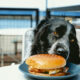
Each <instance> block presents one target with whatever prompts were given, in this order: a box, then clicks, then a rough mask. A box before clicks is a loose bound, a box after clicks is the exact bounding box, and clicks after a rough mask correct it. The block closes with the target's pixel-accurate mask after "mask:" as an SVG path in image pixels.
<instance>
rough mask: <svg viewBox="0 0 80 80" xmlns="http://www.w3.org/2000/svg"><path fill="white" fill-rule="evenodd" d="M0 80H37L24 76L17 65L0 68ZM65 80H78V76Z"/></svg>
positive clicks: (79, 78)
mask: <svg viewBox="0 0 80 80" xmlns="http://www.w3.org/2000/svg"><path fill="white" fill-rule="evenodd" d="M0 80H37V79H31V78H29V77H27V76H25V75H24V74H23V73H22V72H21V71H20V70H19V65H11V66H5V67H0ZM66 80H80V75H77V76H75V77H73V78H70V79H66Z"/></svg>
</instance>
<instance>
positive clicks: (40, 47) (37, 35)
mask: <svg viewBox="0 0 80 80" xmlns="http://www.w3.org/2000/svg"><path fill="white" fill-rule="evenodd" d="M49 26H50V25H49V22H48V20H47V21H46V20H42V21H41V22H40V24H39V25H38V26H37V27H36V29H35V30H34V41H33V45H32V49H31V55H34V54H42V53H45V54H46V53H48V52H47V50H48V48H49V47H51V46H50V45H49V42H48V39H47V35H48V33H49V31H48V28H49ZM71 26H72V30H71V32H70V35H69V40H71V39H74V42H70V41H69V48H70V55H69V58H68V61H69V62H72V63H75V64H79V63H80V58H79V46H78V41H77V38H76V31H75V28H74V26H73V25H72V24H71ZM42 28H45V29H42ZM41 41H42V42H43V43H41Z"/></svg>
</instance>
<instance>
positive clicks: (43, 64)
mask: <svg viewBox="0 0 80 80" xmlns="http://www.w3.org/2000/svg"><path fill="white" fill-rule="evenodd" d="M25 63H26V64H27V65H28V71H29V73H31V74H34V75H40V76H64V75H68V74H69V73H68V72H67V71H68V69H69V68H68V67H65V66H66V60H65V58H64V57H62V56H60V55H56V54H37V55H33V56H30V57H29V58H28V59H26V60H25Z"/></svg>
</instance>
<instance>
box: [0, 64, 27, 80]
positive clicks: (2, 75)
mask: <svg viewBox="0 0 80 80" xmlns="http://www.w3.org/2000/svg"><path fill="white" fill-rule="evenodd" d="M18 67H19V65H11V66H6V67H0V80H28V79H27V78H26V77H25V76H24V74H23V73H22V72H21V71H20V70H19V68H18Z"/></svg>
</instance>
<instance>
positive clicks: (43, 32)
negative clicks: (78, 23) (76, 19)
mask: <svg viewBox="0 0 80 80" xmlns="http://www.w3.org/2000/svg"><path fill="white" fill-rule="evenodd" d="M34 33H35V34H34V35H35V38H34V42H33V45H32V54H38V53H49V54H54V53H55V54H59V55H61V56H63V57H65V58H66V59H67V58H68V57H69V55H70V53H71V50H70V49H71V45H72V44H74V43H75V42H77V39H76V32H75V28H74V26H73V25H72V24H70V23H69V22H68V21H65V20H63V19H49V20H47V21H46V20H43V21H42V22H41V23H40V24H39V25H38V27H37V28H36V29H35V31H34Z"/></svg>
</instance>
